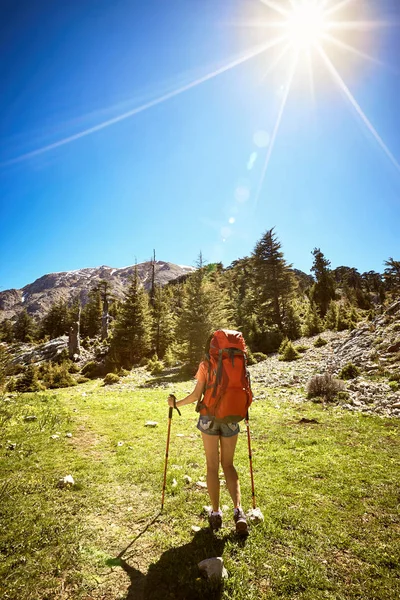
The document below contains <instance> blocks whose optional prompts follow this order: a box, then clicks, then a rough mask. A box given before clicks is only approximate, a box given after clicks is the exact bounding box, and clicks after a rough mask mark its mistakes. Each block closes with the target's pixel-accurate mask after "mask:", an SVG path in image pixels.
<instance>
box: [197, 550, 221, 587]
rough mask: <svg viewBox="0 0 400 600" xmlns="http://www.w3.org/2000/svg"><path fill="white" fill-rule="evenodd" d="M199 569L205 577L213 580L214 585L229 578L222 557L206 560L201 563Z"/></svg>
mask: <svg viewBox="0 0 400 600" xmlns="http://www.w3.org/2000/svg"><path fill="white" fill-rule="evenodd" d="M198 567H199V569H200V571H201V573H202V575H205V576H206V577H207V579H208V580H213V582H214V583H221V582H222V580H223V579H227V578H228V573H227V571H226V569H225V567H224V561H223V560H222V557H221V556H216V557H213V558H206V559H205V560H202V561H201V562H199V564H198Z"/></svg>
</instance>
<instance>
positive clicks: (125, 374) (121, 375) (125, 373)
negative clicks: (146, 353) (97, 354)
mask: <svg viewBox="0 0 400 600" xmlns="http://www.w3.org/2000/svg"><path fill="white" fill-rule="evenodd" d="M130 373H131V372H130V371H127V370H126V369H120V370H119V371H118V375H119V376H120V377H128V375H130Z"/></svg>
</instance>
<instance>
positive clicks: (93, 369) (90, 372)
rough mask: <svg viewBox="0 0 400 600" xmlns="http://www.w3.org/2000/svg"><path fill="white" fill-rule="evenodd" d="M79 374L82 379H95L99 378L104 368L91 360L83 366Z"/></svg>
mask: <svg viewBox="0 0 400 600" xmlns="http://www.w3.org/2000/svg"><path fill="white" fill-rule="evenodd" d="M81 373H82V375H83V376H84V377H89V379H95V378H96V377H101V376H102V375H103V374H104V366H103V365H101V364H99V363H97V362H95V361H94V360H91V361H89V362H88V363H86V365H84V367H83V368H82V370H81Z"/></svg>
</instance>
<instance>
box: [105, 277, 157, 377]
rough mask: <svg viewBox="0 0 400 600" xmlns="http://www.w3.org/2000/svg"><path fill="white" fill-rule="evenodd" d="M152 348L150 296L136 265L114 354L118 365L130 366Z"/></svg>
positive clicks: (113, 341) (116, 329)
mask: <svg viewBox="0 0 400 600" xmlns="http://www.w3.org/2000/svg"><path fill="white" fill-rule="evenodd" d="M150 350H151V315H150V308H149V299H148V295H147V293H146V291H145V290H144V289H143V286H142V285H141V284H140V282H139V278H138V272H137V268H135V271H134V274H133V277H132V280H131V284H130V286H129V289H128V291H127V294H126V297H125V301H124V302H123V303H122V305H121V307H120V310H119V313H118V316H117V319H116V322H115V326H114V331H113V336H112V339H111V347H110V357H111V360H112V361H113V362H114V363H115V365H116V366H120V367H124V368H127V369H130V368H132V366H133V365H134V364H136V363H139V361H140V360H141V359H142V358H144V357H145V356H146V355H147V354H148V353H149V352H150Z"/></svg>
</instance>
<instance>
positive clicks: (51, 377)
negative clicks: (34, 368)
mask: <svg viewBox="0 0 400 600" xmlns="http://www.w3.org/2000/svg"><path fill="white" fill-rule="evenodd" d="M68 367H69V365H68V362H64V363H62V364H60V365H58V364H53V363H48V366H47V372H46V373H45V374H44V375H43V382H44V384H45V386H46V387H47V388H50V389H57V388H65V387H71V386H73V385H76V381H75V379H74V378H73V377H72V375H71V373H70V372H69V371H68Z"/></svg>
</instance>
